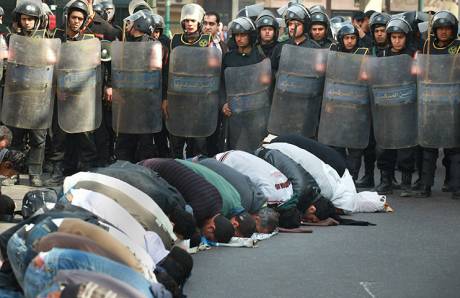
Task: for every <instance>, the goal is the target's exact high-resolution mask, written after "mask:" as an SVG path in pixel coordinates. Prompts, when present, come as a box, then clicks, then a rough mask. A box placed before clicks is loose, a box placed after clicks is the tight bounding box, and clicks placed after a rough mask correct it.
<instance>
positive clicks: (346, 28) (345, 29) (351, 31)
mask: <svg viewBox="0 0 460 298" xmlns="http://www.w3.org/2000/svg"><path fill="white" fill-rule="evenodd" d="M347 35H355V36H356V38H359V32H358V30H357V29H356V28H355V26H353V25H352V24H350V23H346V24H345V25H343V26H342V28H340V30H339V32H337V41H338V42H339V44H340V46H341V47H344V43H343V38H344V37H345V36H347Z"/></svg>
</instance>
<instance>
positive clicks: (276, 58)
mask: <svg viewBox="0 0 460 298" xmlns="http://www.w3.org/2000/svg"><path fill="white" fill-rule="evenodd" d="M305 37H306V38H305V39H304V40H303V41H302V42H301V43H296V42H295V40H294V39H292V38H289V39H288V40H286V41H284V42H282V43H279V44H278V45H277V46H276V47H275V49H274V50H273V53H272V56H271V57H270V59H271V61H272V69H273V71H278V68H279V63H280V59H281V50H282V49H283V46H284V45H285V44H290V45H295V46H299V47H305V48H319V46H318V44H315V43H313V42H312V40H311V38H310V37H309V36H308V35H305ZM299 59H301V57H299Z"/></svg>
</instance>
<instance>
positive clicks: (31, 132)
mask: <svg viewBox="0 0 460 298" xmlns="http://www.w3.org/2000/svg"><path fill="white" fill-rule="evenodd" d="M10 129H11V131H12V133H13V142H12V144H11V149H14V150H18V151H22V152H24V149H25V144H26V143H25V142H27V141H26V139H27V140H28V144H29V146H30V149H29V154H28V162H27V165H28V167H29V174H30V175H41V174H42V171H43V161H44V159H45V143H46V134H47V130H46V129H21V128H15V127H10Z"/></svg>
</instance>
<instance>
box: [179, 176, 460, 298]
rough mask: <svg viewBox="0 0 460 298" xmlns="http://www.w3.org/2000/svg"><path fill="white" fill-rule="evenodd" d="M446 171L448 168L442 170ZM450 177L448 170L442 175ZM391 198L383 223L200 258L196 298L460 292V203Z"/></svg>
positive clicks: (439, 197)
mask: <svg viewBox="0 0 460 298" xmlns="http://www.w3.org/2000/svg"><path fill="white" fill-rule="evenodd" d="M442 172H443V171H442ZM440 176H441V177H442V178H443V177H444V173H442V174H441V175H440ZM439 189H440V181H437V186H436V190H435V191H434V196H433V197H432V198H429V199H415V198H400V197H399V196H397V195H396V196H390V197H389V202H390V204H391V206H392V207H393V208H394V209H395V213H393V214H359V215H355V216H353V218H356V219H362V220H367V221H370V222H373V223H375V224H377V226H375V227H353V226H339V227H315V228H313V230H314V232H313V234H281V235H278V236H275V237H274V238H272V239H269V240H266V241H263V242H261V243H260V246H259V247H258V248H254V249H251V248H214V249H212V250H210V251H206V252H201V253H199V254H197V255H195V256H194V260H195V266H194V270H193V275H192V277H191V278H190V280H189V282H188V283H187V285H186V289H185V293H186V294H187V295H189V297H459V296H460V294H459V293H460V269H459V265H460V232H459V230H460V201H453V200H451V199H450V196H449V195H450V194H445V193H441V192H440V191H439Z"/></svg>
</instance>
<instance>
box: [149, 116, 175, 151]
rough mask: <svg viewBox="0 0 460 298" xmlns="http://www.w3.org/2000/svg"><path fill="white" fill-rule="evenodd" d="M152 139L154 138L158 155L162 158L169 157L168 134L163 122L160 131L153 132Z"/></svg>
mask: <svg viewBox="0 0 460 298" xmlns="http://www.w3.org/2000/svg"><path fill="white" fill-rule="evenodd" d="M153 139H154V140H155V145H156V147H157V151H158V156H159V157H163V158H168V157H171V149H170V148H169V144H168V139H170V136H169V132H168V130H167V129H166V125H165V123H164V122H163V127H162V129H161V131H160V132H157V133H154V134H153Z"/></svg>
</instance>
